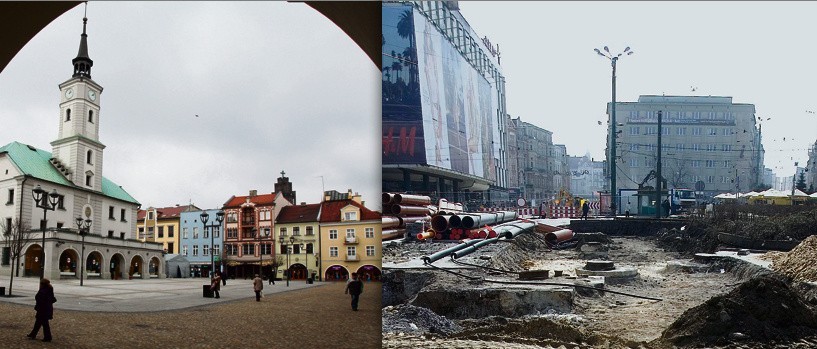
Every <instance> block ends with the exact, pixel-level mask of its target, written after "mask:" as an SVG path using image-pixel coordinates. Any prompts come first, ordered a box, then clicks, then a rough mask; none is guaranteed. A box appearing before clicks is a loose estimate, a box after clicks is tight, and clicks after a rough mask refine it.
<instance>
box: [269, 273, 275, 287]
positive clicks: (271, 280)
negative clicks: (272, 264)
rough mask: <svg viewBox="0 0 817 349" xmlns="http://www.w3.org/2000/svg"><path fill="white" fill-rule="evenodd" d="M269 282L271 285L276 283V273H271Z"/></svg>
mask: <svg viewBox="0 0 817 349" xmlns="http://www.w3.org/2000/svg"><path fill="white" fill-rule="evenodd" d="M268 282H269V284H270V285H275V274H273V273H269V279H268Z"/></svg>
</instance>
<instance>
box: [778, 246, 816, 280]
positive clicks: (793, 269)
mask: <svg viewBox="0 0 817 349" xmlns="http://www.w3.org/2000/svg"><path fill="white" fill-rule="evenodd" d="M770 259H771V261H772V269H774V270H775V271H777V272H780V273H782V274H784V275H786V276H788V277H790V278H792V279H795V280H797V281H808V282H812V281H817V267H815V265H817V235H812V236H809V237H808V238H806V239H805V240H803V241H802V242H800V244H799V245H797V247H795V248H794V249H792V250H791V251H789V252H786V253H776V254H774V255H772V256H770Z"/></svg>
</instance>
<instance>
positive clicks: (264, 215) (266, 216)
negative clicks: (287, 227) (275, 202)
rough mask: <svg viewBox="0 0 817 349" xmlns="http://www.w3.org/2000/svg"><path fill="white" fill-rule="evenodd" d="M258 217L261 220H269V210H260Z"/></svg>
mask: <svg viewBox="0 0 817 349" xmlns="http://www.w3.org/2000/svg"><path fill="white" fill-rule="evenodd" d="M258 219H259V220H262V221H268V220H270V211H261V212H258Z"/></svg>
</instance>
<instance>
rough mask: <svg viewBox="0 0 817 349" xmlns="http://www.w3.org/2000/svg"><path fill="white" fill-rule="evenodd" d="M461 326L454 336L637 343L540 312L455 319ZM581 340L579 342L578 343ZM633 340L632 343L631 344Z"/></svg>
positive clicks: (615, 345) (554, 343)
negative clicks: (522, 315)
mask: <svg viewBox="0 0 817 349" xmlns="http://www.w3.org/2000/svg"><path fill="white" fill-rule="evenodd" d="M459 323H460V325H462V326H463V327H464V328H466V329H465V330H463V331H461V332H459V333H457V334H456V335H455V336H453V337H455V338H468V339H480V340H497V341H510V342H514V341H520V339H524V342H528V343H538V344H539V345H545V344H547V345H550V346H553V347H558V346H565V347H568V348H574V347H581V348H585V347H597V346H604V347H608V348H625V347H637V346H638V345H637V344H635V343H632V342H628V341H624V340H621V339H619V338H614V337H612V338H611V337H607V336H602V335H598V334H594V333H590V332H588V331H585V330H583V329H581V328H578V327H576V326H571V325H569V324H562V323H559V322H557V321H553V320H551V319H549V318H547V317H543V316H528V317H523V318H519V319H508V318H504V317H498V316H491V317H487V318H482V319H474V320H462V321H459ZM580 343H581V345H580ZM633 344H635V345H633Z"/></svg>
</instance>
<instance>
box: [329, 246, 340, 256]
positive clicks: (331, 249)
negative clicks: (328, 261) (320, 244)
mask: <svg viewBox="0 0 817 349" xmlns="http://www.w3.org/2000/svg"><path fill="white" fill-rule="evenodd" d="M337 256H338V247H337V246H332V247H329V257H337Z"/></svg>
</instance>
